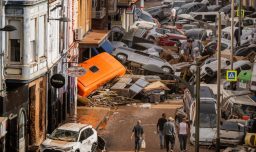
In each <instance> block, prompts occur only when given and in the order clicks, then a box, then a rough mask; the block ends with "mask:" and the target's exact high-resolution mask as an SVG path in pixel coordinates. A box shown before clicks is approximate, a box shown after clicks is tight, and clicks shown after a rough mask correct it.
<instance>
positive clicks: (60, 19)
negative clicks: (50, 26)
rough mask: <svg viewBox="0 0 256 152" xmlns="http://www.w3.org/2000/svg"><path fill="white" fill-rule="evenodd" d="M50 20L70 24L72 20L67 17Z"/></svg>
mask: <svg viewBox="0 0 256 152" xmlns="http://www.w3.org/2000/svg"><path fill="white" fill-rule="evenodd" d="M48 20H55V21H61V22H70V19H69V18H67V17H60V18H49V19H48Z"/></svg>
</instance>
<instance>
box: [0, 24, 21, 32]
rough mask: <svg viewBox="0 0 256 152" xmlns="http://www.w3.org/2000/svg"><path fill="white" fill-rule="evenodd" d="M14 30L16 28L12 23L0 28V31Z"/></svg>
mask: <svg viewBox="0 0 256 152" xmlns="http://www.w3.org/2000/svg"><path fill="white" fill-rule="evenodd" d="M15 30H17V28H16V27H14V26H12V25H6V26H5V27H3V28H0V31H5V32H11V31H15Z"/></svg>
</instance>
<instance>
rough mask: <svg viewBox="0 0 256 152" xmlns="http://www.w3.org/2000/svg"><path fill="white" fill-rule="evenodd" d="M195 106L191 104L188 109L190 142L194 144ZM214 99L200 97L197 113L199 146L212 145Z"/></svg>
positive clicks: (215, 115)
mask: <svg viewBox="0 0 256 152" xmlns="http://www.w3.org/2000/svg"><path fill="white" fill-rule="evenodd" d="M196 104H197V102H193V103H192V105H191V108H190V118H191V127H190V133H191V136H190V142H191V143H192V144H195V128H196V126H195V125H196ZM216 109H217V108H216V99H215V98H212V97H210V98H209V97H200V111H199V117H200V120H199V125H200V128H199V132H200V136H199V144H200V145H212V144H213V141H214V139H215V138H216V130H217V128H216V127H217V125H216V118H217V111H216Z"/></svg>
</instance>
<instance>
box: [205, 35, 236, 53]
mask: <svg viewBox="0 0 256 152" xmlns="http://www.w3.org/2000/svg"><path fill="white" fill-rule="evenodd" d="M217 45H218V42H217V40H213V41H211V42H209V43H208V44H207V45H206V46H205V47H204V50H203V52H202V54H201V55H202V56H205V55H212V54H214V53H216V50H217ZM230 48H231V45H230V43H229V41H225V40H224V39H223V40H221V51H223V50H225V49H230Z"/></svg>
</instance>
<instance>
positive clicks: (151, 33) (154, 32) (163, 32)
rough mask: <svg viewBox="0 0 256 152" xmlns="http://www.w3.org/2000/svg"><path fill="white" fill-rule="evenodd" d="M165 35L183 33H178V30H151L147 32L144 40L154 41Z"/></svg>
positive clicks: (180, 33)
mask: <svg viewBox="0 0 256 152" xmlns="http://www.w3.org/2000/svg"><path fill="white" fill-rule="evenodd" d="M166 34H179V35H183V33H182V32H181V31H179V30H178V29H165V28H153V29H151V30H150V31H149V32H148V34H147V36H146V39H148V40H156V39H157V38H159V37H161V36H164V35H166Z"/></svg>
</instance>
